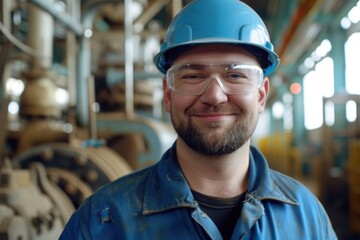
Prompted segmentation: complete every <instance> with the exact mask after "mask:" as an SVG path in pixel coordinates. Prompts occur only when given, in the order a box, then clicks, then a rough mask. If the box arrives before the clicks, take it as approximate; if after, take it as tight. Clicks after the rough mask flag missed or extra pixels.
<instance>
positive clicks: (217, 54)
mask: <svg viewBox="0 0 360 240" xmlns="http://www.w3.org/2000/svg"><path fill="white" fill-rule="evenodd" d="M209 61H214V62H219V61H220V62H237V63H242V64H248V65H255V66H259V67H260V64H259V62H258V60H257V58H256V57H255V56H254V55H253V54H251V53H250V52H248V51H246V50H245V49H243V48H241V47H238V46H235V45H229V44H206V45H201V46H195V47H193V48H190V49H189V50H187V51H186V52H184V53H182V54H181V55H179V56H178V57H177V58H176V59H175V61H174V62H173V64H186V63H189V62H209Z"/></svg>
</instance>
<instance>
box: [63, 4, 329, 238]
mask: <svg viewBox="0 0 360 240" xmlns="http://www.w3.org/2000/svg"><path fill="white" fill-rule="evenodd" d="M154 61H155V64H156V66H157V67H158V69H159V70H160V71H161V72H163V73H166V78H165V79H164V84H163V85H164V99H165V100H164V101H165V108H166V110H167V111H168V112H170V114H171V120H172V123H173V126H174V128H175V130H176V132H177V133H178V138H177V140H176V142H175V143H174V145H173V147H172V148H171V149H169V150H168V151H167V152H166V153H165V154H164V155H163V157H162V159H161V160H160V161H159V162H158V163H157V164H155V165H154V166H151V167H149V168H146V169H143V170H140V171H138V172H135V173H132V174H130V175H128V176H125V177H122V178H120V179H118V180H117V181H114V182H113V183H110V184H109V185H107V186H104V187H103V188H101V189H100V190H99V191H97V192H96V193H95V194H94V195H93V196H91V197H90V198H89V199H87V200H86V201H85V202H84V203H83V205H82V206H81V207H80V208H79V209H78V210H77V211H76V212H75V213H74V215H73V216H72V218H71V219H70V221H69V223H68V224H67V226H66V228H65V230H64V232H63V234H62V236H61V239H166V240H168V239H292V240H293V239H302V240H304V239H317V240H318V239H336V235H335V233H334V231H333V229H332V227H331V223H330V222H329V219H328V217H327V214H326V213H325V211H324V209H323V207H322V206H321V204H320V203H319V201H318V200H317V199H316V197H315V196H314V195H313V194H312V193H311V192H310V191H308V190H307V189H306V188H305V187H304V186H302V185H301V184H300V183H298V182H296V181H295V180H293V179H291V178H289V177H287V176H284V175H282V174H280V173H278V172H275V171H272V170H270V169H269V167H268V165H267V163H266V160H265V158H264V156H263V155H262V154H261V153H260V152H259V151H258V150H257V149H256V148H255V147H253V146H251V145H250V137H251V135H252V133H253V132H254V130H255V127H256V124H257V119H258V116H259V114H260V113H261V112H262V111H263V110H264V108H265V104H266V99H267V96H268V94H269V85H270V83H269V78H268V77H267V76H268V75H269V74H271V73H272V72H273V71H274V70H275V69H276V67H277V66H278V64H279V59H278V56H277V55H276V54H275V52H274V51H273V46H272V44H271V43H270V39H269V36H268V33H267V30H266V27H265V26H264V23H263V22H262V20H261V19H260V17H259V16H258V15H257V14H256V13H255V12H254V11H253V10H252V9H251V8H250V7H248V6H247V5H245V4H244V3H242V2H240V1H237V0H195V1H193V2H192V3H190V4H189V5H188V6H186V7H185V8H184V9H183V10H182V11H181V12H180V13H179V14H178V15H177V17H176V18H175V19H174V20H173V22H172V23H171V25H170V27H169V30H168V32H167V35H166V39H165V42H164V44H163V45H162V47H161V50H160V52H159V53H158V54H157V55H156V56H155V58H154Z"/></svg>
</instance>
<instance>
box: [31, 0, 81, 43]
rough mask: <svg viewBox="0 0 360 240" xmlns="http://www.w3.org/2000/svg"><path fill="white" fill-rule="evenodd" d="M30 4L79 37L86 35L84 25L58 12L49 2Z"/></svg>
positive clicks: (45, 0)
mask: <svg viewBox="0 0 360 240" xmlns="http://www.w3.org/2000/svg"><path fill="white" fill-rule="evenodd" d="M28 1H29V3H32V4H34V6H37V7H39V8H41V9H42V10H44V11H45V12H47V13H49V14H50V15H51V16H53V17H54V18H55V19H56V20H57V21H59V22H61V23H62V24H63V25H64V26H66V27H67V28H68V29H70V30H71V31H73V32H74V33H75V34H76V36H77V37H82V36H83V33H84V28H83V27H82V25H81V24H80V23H78V22H76V21H74V20H72V18H71V16H69V15H68V14H66V13H63V12H59V11H57V10H56V9H55V8H54V7H53V6H52V5H51V3H50V2H49V1H47V0H28Z"/></svg>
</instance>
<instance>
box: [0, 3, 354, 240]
mask: <svg viewBox="0 0 360 240" xmlns="http://www.w3.org/2000/svg"><path fill="white" fill-rule="evenodd" d="M0 2H1V5H0V56H1V57H0V77H1V79H0V165H1V168H0V238H1V239H57V238H58V236H59V234H60V232H61V231H62V229H63V227H64V224H65V223H66V221H67V220H68V219H69V217H70V215H71V213H72V212H73V211H74V210H75V209H76V208H77V207H78V206H79V205H80V204H81V202H82V201H83V200H84V199H85V198H86V197H87V196H89V195H90V194H92V193H93V192H94V191H95V190H96V189H98V188H99V187H100V186H102V185H104V184H106V183H108V182H110V181H113V180H114V179H116V178H118V177H120V176H123V175H125V174H128V173H130V172H132V171H135V170H137V169H141V168H143V167H146V166H149V165H151V164H153V163H155V162H156V161H158V160H159V159H160V157H161V155H162V153H163V152H164V151H165V150H166V149H167V148H168V147H169V146H170V145H171V144H172V142H173V141H174V139H175V137H176V135H175V133H174V131H173V129H172V127H171V124H170V121H169V115H168V114H167V113H165V111H164V109H163V103H162V101H163V95H162V77H163V76H162V74H160V73H159V72H158V71H157V70H156V68H155V66H154V64H153V62H152V58H153V56H154V54H155V53H156V52H157V51H158V50H159V47H160V44H161V42H162V40H163V38H164V35H165V31H166V28H167V26H168V25H169V23H170V20H171V19H172V18H173V17H174V16H175V14H176V13H177V12H178V11H179V10H180V9H181V8H182V7H183V6H184V5H186V4H188V3H189V2H191V1H189V0H123V1H122V0H1V1H0ZM244 2H245V3H247V4H248V5H250V6H251V7H253V8H254V9H255V10H256V11H257V12H258V13H259V15H260V16H261V17H262V18H263V20H264V22H265V24H266V25H267V26H268V29H269V33H270V35H271V39H272V42H273V43H274V46H275V50H276V52H277V53H278V54H279V55H280V58H281V64H280V67H279V68H278V70H277V71H276V72H275V73H274V74H272V75H271V76H270V80H271V94H270V97H269V101H268V105H267V109H266V111H265V112H264V113H263V114H262V115H261V118H260V120H259V125H258V128H257V130H256V132H255V134H254V136H253V139H252V142H253V144H254V145H256V146H258V147H259V148H260V149H261V151H263V153H264V154H265V155H266V157H267V159H268V161H269V164H270V166H271V167H272V168H274V169H276V170H278V171H281V172H283V173H285V174H287V175H290V176H292V177H294V178H296V179H298V180H299V181H301V182H303V183H304V184H305V185H306V186H308V187H309V188H310V189H311V190H312V191H313V192H314V193H315V194H316V195H317V196H318V198H319V199H320V201H321V202H322V203H323V204H324V206H325V208H326V210H327V211H328V213H329V215H330V218H331V221H332V223H333V225H334V228H335V230H336V232H337V234H338V236H339V239H360V119H359V118H360V77H359V73H358V70H359V69H360V61H359V59H358V56H360V44H359V43H360V23H359V21H360V1H358V0H269V1H260V0H251V1H250V0H246V1H244Z"/></svg>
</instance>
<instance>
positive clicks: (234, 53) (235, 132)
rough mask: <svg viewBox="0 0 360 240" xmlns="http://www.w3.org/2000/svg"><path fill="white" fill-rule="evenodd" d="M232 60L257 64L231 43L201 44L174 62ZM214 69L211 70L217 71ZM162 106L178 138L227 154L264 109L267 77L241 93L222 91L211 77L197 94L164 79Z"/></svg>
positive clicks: (250, 130)
mask: <svg viewBox="0 0 360 240" xmlns="http://www.w3.org/2000/svg"><path fill="white" fill-rule="evenodd" d="M210 62H234V63H239V62H240V63H241V64H245V65H250V66H259V63H258V61H257V60H256V58H255V57H254V56H253V55H251V54H250V53H248V52H247V51H245V50H243V49H241V48H239V47H236V46H232V45H219V44H218V45H203V46H197V47H194V48H192V49H190V50H188V51H187V52H185V53H183V54H182V55H180V56H179V57H178V58H177V59H176V60H175V62H174V64H177V65H178V64H188V63H204V64H207V63H210ZM216 71H218V70H216V68H215V70H214V72H213V73H212V72H211V74H210V73H209V74H210V75H212V74H217V72H216ZM164 91H165V109H166V111H168V112H170V114H171V121H172V123H173V125H174V128H175V130H176V132H177V134H178V135H179V137H180V138H181V139H183V141H184V142H185V143H186V144H187V145H188V146H189V147H191V148H192V149H194V150H195V151H198V152H200V153H202V154H205V155H209V156H218V155H223V154H229V153H232V152H234V151H235V150H237V149H238V148H240V147H241V146H242V145H244V144H245V143H246V142H247V141H248V140H249V139H250V137H251V135H252V133H253V132H254V130H255V127H256V124H257V120H258V115H259V113H260V112H262V111H263V110H264V107H265V103H266V98H267V95H268V91H269V80H268V79H267V78H265V79H264V83H263V85H262V86H261V87H260V88H256V89H254V90H253V91H251V92H247V93H244V94H226V93H224V91H223V90H222V88H221V87H220V85H219V82H217V81H216V80H215V79H213V80H211V81H210V83H209V85H208V87H207V88H206V90H205V91H204V92H203V93H202V94H201V95H186V94H182V93H178V92H176V91H172V90H170V88H169V86H168V85H167V83H166V82H165V81H164Z"/></svg>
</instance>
